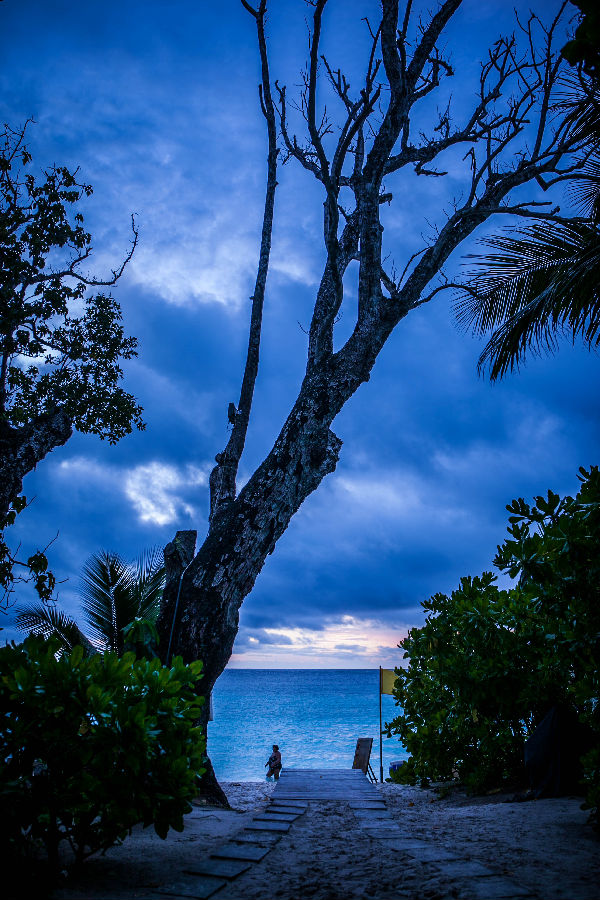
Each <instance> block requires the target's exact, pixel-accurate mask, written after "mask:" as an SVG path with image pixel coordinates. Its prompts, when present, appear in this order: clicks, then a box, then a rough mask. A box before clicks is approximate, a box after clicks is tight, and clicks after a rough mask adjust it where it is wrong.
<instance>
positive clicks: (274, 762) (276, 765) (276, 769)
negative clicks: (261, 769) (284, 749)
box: [265, 744, 281, 781]
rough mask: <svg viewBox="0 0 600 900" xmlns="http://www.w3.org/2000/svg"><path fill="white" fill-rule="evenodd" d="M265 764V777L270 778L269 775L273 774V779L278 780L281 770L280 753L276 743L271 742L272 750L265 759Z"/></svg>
mask: <svg viewBox="0 0 600 900" xmlns="http://www.w3.org/2000/svg"><path fill="white" fill-rule="evenodd" d="M265 766H268V767H269V770H268V772H267V778H270V777H271V775H274V776H275V781H278V780H279V773H280V772H281V753H280V752H279V747H278V746H277V744H273V752H272V753H271V755H270V757H269V758H268V760H267V761H266V763H265Z"/></svg>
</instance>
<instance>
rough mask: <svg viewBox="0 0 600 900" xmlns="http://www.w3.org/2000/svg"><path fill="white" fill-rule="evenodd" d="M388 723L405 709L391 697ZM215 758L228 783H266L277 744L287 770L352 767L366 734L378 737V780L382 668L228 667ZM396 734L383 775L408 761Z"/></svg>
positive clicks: (387, 742)
mask: <svg viewBox="0 0 600 900" xmlns="http://www.w3.org/2000/svg"><path fill="white" fill-rule="evenodd" d="M381 700H382V719H383V722H384V723H385V722H386V721H388V722H389V721H390V720H391V719H393V718H394V717H395V716H396V715H397V714H398V712H399V709H398V707H397V706H396V704H395V701H394V698H393V697H391V696H389V695H387V694H384V695H383V696H382V698H381ZM213 716H214V719H213V721H212V722H209V724H208V755H209V756H210V758H211V761H212V764H213V766H214V769H215V772H216V775H217V778H218V779H219V780H221V781H262V780H264V778H265V774H266V769H265V765H264V764H265V762H266V761H267V759H268V757H269V755H270V753H271V750H272V745H273V744H279V749H280V751H281V756H282V762H283V767H284V768H285V767H286V766H289V767H290V768H312V767H314V768H318V767H333V768H350V767H351V766H352V760H353V759H354V750H355V747H356V741H357V738H359V737H372V738H373V751H372V754H371V765H372V767H373V771H374V772H375V774H376V776H377V778H379V743H378V739H379V672H378V670H377V669H226V670H225V671H224V672H223V674H222V675H221V677H220V678H219V680H218V681H217V684H216V685H215V689H214V691H213ZM406 757H407V754H406V752H405V751H404V749H403V747H402V745H401V744H400V743H399V741H398V739H397V738H385V737H384V738H383V776H384V778H387V777H388V768H389V765H390V763H391V762H393V761H396V760H402V759H406Z"/></svg>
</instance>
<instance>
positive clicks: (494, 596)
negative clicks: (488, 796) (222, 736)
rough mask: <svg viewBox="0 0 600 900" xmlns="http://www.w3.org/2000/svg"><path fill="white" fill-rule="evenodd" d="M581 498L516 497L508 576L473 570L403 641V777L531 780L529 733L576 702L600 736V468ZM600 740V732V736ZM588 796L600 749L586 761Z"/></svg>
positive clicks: (599, 792)
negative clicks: (526, 760)
mask: <svg viewBox="0 0 600 900" xmlns="http://www.w3.org/2000/svg"><path fill="white" fill-rule="evenodd" d="M579 478H580V481H581V487H580V490H579V493H578V494H577V496H576V497H574V498H573V497H568V496H567V497H563V498H560V497H559V496H558V495H557V494H555V493H553V492H552V491H549V492H548V494H547V496H546V497H536V498H535V502H534V504H531V505H530V504H528V503H526V502H525V500H523V499H518V500H514V501H513V502H512V503H511V504H510V505H509V506H507V510H508V512H509V513H510V516H509V527H508V533H509V537H508V539H507V540H506V541H505V542H504V543H503V544H502V545H501V546H499V547H498V552H497V555H496V558H495V560H494V565H495V566H496V567H497V568H498V569H499V570H501V571H504V572H507V573H508V574H509V575H510V576H511V577H512V578H515V579H517V583H516V584H515V585H514V587H512V588H510V589H509V590H500V589H499V588H498V586H497V585H496V584H495V581H496V576H495V575H494V574H492V573H491V572H485V573H484V574H483V575H481V576H477V577H473V578H470V577H468V578H462V579H461V582H460V585H459V587H458V588H457V590H455V591H453V592H452V594H451V595H450V596H447V595H445V594H436V595H435V596H433V597H431V598H430V599H429V600H428V601H426V602H425V603H423V608H424V610H425V612H426V613H427V616H426V620H425V624H424V625H423V626H422V627H421V628H413V629H412V630H411V631H410V632H409V634H408V636H407V637H406V638H405V639H404V640H403V641H402V642H401V643H400V645H399V646H400V647H401V649H402V650H403V651H404V659H405V660H407V661H408V663H407V667H406V668H399V669H398V670H397V674H398V679H397V681H396V694H395V696H396V700H397V702H398V704H399V706H401V707H402V712H401V714H400V715H399V716H398V717H397V718H396V719H394V720H393V721H392V722H390V723H389V724H387V725H386V728H387V733H388V734H396V735H398V737H399V739H400V740H401V741H402V743H403V744H404V746H405V747H406V749H407V750H408V752H409V753H410V758H409V760H408V763H407V764H406V765H405V766H403V767H402V769H401V770H400V777H401V778H402V780H403V781H409V782H410V781H412V782H415V781H417V780H419V779H430V780H435V781H439V780H451V779H456V778H458V779H460V780H461V781H462V782H463V783H465V784H466V785H467V786H468V787H469V788H470V789H471V790H474V791H480V790H484V789H486V788H490V787H496V786H498V785H500V784H511V783H515V782H518V781H519V780H522V777H523V774H524V771H523V742H524V740H525V739H526V738H527V737H528V736H529V735H530V734H531V733H532V731H533V730H534V729H535V727H536V726H537V724H538V723H539V722H540V720H541V718H543V716H544V715H545V713H546V712H547V711H548V709H549V708H550V707H551V706H552V705H554V704H556V703H564V704H566V705H568V706H569V707H570V708H571V709H573V710H574V711H575V712H576V713H577V714H578V716H579V718H580V720H581V721H582V722H584V723H585V724H586V725H587V726H588V727H589V728H590V729H591V730H592V731H593V733H594V734H595V735H596V736H597V738H600V707H599V702H598V698H599V697H600V678H599V675H598V659H600V552H599V550H600V472H599V470H598V467H592V468H590V469H589V470H588V471H586V470H585V469H583V468H582V469H580V474H579ZM597 743H598V744H599V745H600V740H598V741H597ZM583 763H584V769H585V779H586V790H587V794H588V804H589V806H591V807H592V808H594V807H597V805H598V799H599V796H600V779H599V777H598V773H599V770H600V755H599V753H598V751H592V753H591V754H589V755H588V757H586V758H585V759H584V761H583Z"/></svg>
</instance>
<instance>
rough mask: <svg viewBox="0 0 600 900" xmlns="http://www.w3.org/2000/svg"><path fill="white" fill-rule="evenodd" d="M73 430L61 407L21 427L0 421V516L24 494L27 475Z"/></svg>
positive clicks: (67, 437) (65, 439) (63, 442)
mask: <svg viewBox="0 0 600 900" xmlns="http://www.w3.org/2000/svg"><path fill="white" fill-rule="evenodd" d="M72 433H73V427H72V425H71V421H70V419H69V418H68V416H67V415H66V414H65V413H64V412H62V411H61V410H57V411H56V412H54V413H50V414H48V415H45V416H40V417H39V418H38V419H35V420H34V421H33V422H30V423H28V424H27V425H24V426H23V427H22V428H12V427H11V426H10V425H8V424H6V422H0V472H2V480H1V483H0V515H6V513H7V512H8V509H9V507H10V504H11V503H12V501H13V500H14V499H15V498H16V497H18V496H19V494H20V493H21V490H22V487H23V478H24V477H25V475H27V473H28V472H31V471H33V469H35V467H36V466H37V464H38V463H39V462H40V461H41V460H42V459H43V458H44V457H45V456H46V455H47V454H48V453H50V451H51V450H54V448H55V447H60V446H62V444H65V443H66V442H67V441H68V440H69V438H70V437H71V435H72Z"/></svg>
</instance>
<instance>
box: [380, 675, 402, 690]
mask: <svg viewBox="0 0 600 900" xmlns="http://www.w3.org/2000/svg"><path fill="white" fill-rule="evenodd" d="M397 677H398V676H397V675H396V673H395V671H394V670H393V669H380V670H379V692H380V693H381V694H393V693H394V684H395V683H396V678H397Z"/></svg>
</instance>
